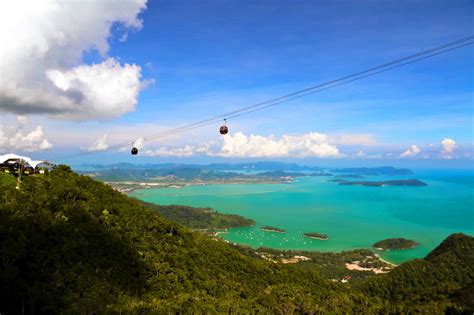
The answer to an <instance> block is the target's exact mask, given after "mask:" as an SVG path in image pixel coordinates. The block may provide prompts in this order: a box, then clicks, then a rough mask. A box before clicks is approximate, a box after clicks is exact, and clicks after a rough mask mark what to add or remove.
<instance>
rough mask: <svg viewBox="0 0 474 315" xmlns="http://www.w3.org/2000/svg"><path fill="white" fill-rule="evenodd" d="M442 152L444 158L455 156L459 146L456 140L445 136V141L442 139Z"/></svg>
mask: <svg viewBox="0 0 474 315" xmlns="http://www.w3.org/2000/svg"><path fill="white" fill-rule="evenodd" d="M441 146H442V148H443V149H442V150H441V154H442V156H443V158H444V159H452V158H453V153H454V150H455V149H456V148H457V145H456V141H454V140H453V139H449V138H444V139H443V141H441Z"/></svg>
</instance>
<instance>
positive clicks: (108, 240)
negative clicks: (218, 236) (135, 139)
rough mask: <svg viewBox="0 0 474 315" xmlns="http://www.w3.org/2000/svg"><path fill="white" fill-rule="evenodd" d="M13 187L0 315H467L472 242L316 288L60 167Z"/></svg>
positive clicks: (1, 239)
mask: <svg viewBox="0 0 474 315" xmlns="http://www.w3.org/2000/svg"><path fill="white" fill-rule="evenodd" d="M15 186H16V181H15V180H13V181H12V180H10V178H9V177H5V176H0V191H1V194H0V312H1V313H7V314H16V313H31V314H33V313H34V314H40V313H47V314H55V313H64V314H71V313H73V314H76V313H82V314H86V313H87V314H88V313H105V312H117V313H119V312H125V313H138V312H141V313H148V312H150V311H154V313H158V314H161V313H206V314H208V313H210V314H213V313H285V314H294V313H313V314H314V313H346V314H350V313H365V314H376V313H381V312H386V311H387V310H392V311H397V312H415V311H419V312H425V313H439V312H442V311H444V310H447V309H449V310H453V311H462V310H463V309H464V310H466V309H469V308H468V307H469V305H468V303H467V302H463V301H465V299H466V298H469V295H468V294H467V293H465V291H464V290H466V288H467V287H468V285H469V283H471V282H472V279H473V272H472V268H473V267H472V266H474V263H473V261H472V250H473V247H472V242H473V239H472V238H471V237H467V236H460V237H459V239H455V240H453V243H454V244H453V245H451V246H448V248H441V249H440V250H439V251H435V252H436V255H434V256H433V257H429V259H428V260H417V261H413V262H410V263H408V264H404V265H402V266H400V267H398V268H396V269H395V270H394V271H392V272H391V273H390V274H388V275H386V276H382V277H372V279H373V280H370V281H369V282H368V283H365V282H364V283H362V284H360V286H359V284H358V286H357V288H356V284H357V283H354V284H353V285H351V287H352V288H351V287H349V286H347V285H341V284H333V283H331V282H329V281H326V280H324V279H323V278H322V277H321V276H320V275H319V272H318V271H317V268H313V267H309V268H301V267H300V266H296V265H282V264H275V263H271V262H268V261H265V260H261V259H256V258H253V257H251V256H249V255H245V254H244V253H243V252H242V250H239V249H237V248H236V247H233V246H230V245H229V244H227V243H225V242H223V241H220V240H214V239H211V238H209V237H207V236H205V235H203V234H200V233H196V232H192V231H191V230H189V229H187V228H184V227H182V226H181V225H179V224H178V223H173V222H171V221H168V220H167V219H165V218H163V217H162V216H161V215H160V214H158V213H157V212H156V211H155V210H154V209H151V208H149V207H146V206H144V205H143V204H142V203H141V202H139V201H138V200H135V199H131V198H128V197H126V196H125V195H122V194H120V193H119V192H116V191H114V190H113V189H112V188H110V187H109V186H107V185H105V184H102V183H100V182H97V181H94V180H92V179H91V178H89V177H86V176H78V175H76V174H74V173H72V172H71V171H70V169H68V168H66V167H58V168H57V169H56V170H54V171H52V172H50V173H49V174H47V175H38V176H28V177H25V178H24V180H23V182H22V184H21V188H20V189H16V188H15ZM451 249H453V250H452V251H451Z"/></svg>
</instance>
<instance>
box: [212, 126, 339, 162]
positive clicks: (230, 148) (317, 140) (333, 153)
mask: <svg viewBox="0 0 474 315" xmlns="http://www.w3.org/2000/svg"><path fill="white" fill-rule="evenodd" d="M213 155H216V156H222V157H320V158H328V157H339V156H340V153H339V150H338V149H337V147H335V146H333V145H330V144H329V143H328V137H327V135H325V134H321V133H316V132H310V133H307V134H303V135H299V136H290V135H283V136H282V137H281V138H276V137H274V136H269V137H265V136H260V135H250V136H246V135H244V134H243V133H241V132H237V133H235V134H229V135H226V136H223V137H222V143H221V148H220V151H219V152H216V153H214V154H213Z"/></svg>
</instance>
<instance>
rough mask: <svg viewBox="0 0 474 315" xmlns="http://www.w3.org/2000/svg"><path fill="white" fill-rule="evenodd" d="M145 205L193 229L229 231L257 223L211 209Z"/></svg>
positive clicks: (146, 203) (145, 203)
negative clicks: (229, 229) (228, 229)
mask: <svg viewBox="0 0 474 315" xmlns="http://www.w3.org/2000/svg"><path fill="white" fill-rule="evenodd" d="M143 204H144V205H145V206H146V207H148V208H151V209H153V210H155V211H156V212H158V213H159V214H161V215H162V216H164V217H165V218H167V219H169V220H171V221H174V222H178V223H180V224H182V225H184V226H186V227H189V228H192V229H209V230H213V229H227V228H236V227H243V226H252V225H255V221H253V220H251V219H247V218H244V217H242V216H240V215H236V214H224V213H219V212H216V211H214V210H212V209H210V208H195V207H188V206H177V205H172V206H159V205H155V204H153V203H148V202H143Z"/></svg>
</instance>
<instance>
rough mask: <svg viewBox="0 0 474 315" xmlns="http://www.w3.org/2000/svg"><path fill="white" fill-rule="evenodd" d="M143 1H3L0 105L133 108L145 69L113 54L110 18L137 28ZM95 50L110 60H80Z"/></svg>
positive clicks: (55, 111)
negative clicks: (85, 62)
mask: <svg viewBox="0 0 474 315" xmlns="http://www.w3.org/2000/svg"><path fill="white" fill-rule="evenodd" d="M145 7H146V0H126V1H109V0H95V1H58V0H45V1H36V0H29V1H28V0H23V1H21V0H19V1H2V2H1V3H0V45H1V49H0V109H2V110H4V111H7V112H13V113H20V114H21V113H47V114H50V115H53V116H55V117H59V118H67V119H78V120H84V119H97V118H98V119H105V118H112V117H117V116H120V115H122V114H124V113H126V112H129V111H132V110H134V109H135V106H136V103H137V97H138V94H139V92H140V88H141V82H140V73H141V68H140V67H139V66H137V65H129V64H120V63H119V61H118V60H117V59H116V58H108V57H107V52H108V50H109V45H108V39H109V37H110V29H111V26H112V24H113V23H116V24H117V23H118V24H120V25H121V26H122V28H123V29H124V31H126V30H127V29H140V28H141V26H142V21H141V20H140V19H138V17H137V15H138V14H139V13H140V12H141V11H142V10H144V9H145ZM91 50H97V51H99V53H100V54H101V56H103V57H104V58H105V59H106V60H105V61H103V62H102V63H98V64H94V65H86V64H81V63H82V57H83V54H84V52H87V51H91Z"/></svg>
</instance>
